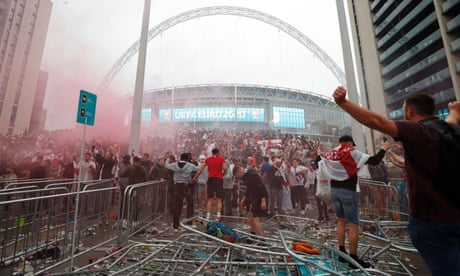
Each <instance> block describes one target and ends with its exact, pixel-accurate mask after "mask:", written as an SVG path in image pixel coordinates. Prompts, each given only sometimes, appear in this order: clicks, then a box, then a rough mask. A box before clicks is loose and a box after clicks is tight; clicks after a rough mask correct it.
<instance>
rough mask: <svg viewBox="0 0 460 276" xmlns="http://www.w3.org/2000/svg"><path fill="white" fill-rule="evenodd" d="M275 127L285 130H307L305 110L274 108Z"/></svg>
mask: <svg viewBox="0 0 460 276" xmlns="http://www.w3.org/2000/svg"><path fill="white" fill-rule="evenodd" d="M273 126H274V127H285V128H305V112H304V109H303V108H292V107H279V106H274V107H273Z"/></svg>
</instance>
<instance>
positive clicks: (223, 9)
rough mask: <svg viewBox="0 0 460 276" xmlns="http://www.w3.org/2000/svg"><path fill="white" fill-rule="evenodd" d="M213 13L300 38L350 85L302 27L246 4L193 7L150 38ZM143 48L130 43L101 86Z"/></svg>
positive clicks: (137, 44) (340, 79)
mask: <svg viewBox="0 0 460 276" xmlns="http://www.w3.org/2000/svg"><path fill="white" fill-rule="evenodd" d="M212 15H235V16H244V17H248V18H252V19H256V20H259V21H262V22H265V23H267V24H270V25H272V26H273V27H276V28H278V29H280V30H282V31H283V32H285V33H286V34H288V35H289V36H291V37H292V38H294V39H295V40H297V41H298V42H300V43H301V44H302V45H303V46H305V47H306V48H308V49H309V50H310V51H311V52H312V53H313V54H314V55H315V56H317V57H318V58H319V59H320V60H321V61H322V62H323V63H324V65H326V67H327V68H328V69H329V70H330V71H331V72H332V74H334V76H335V77H336V78H337V79H338V80H339V82H340V83H341V84H342V85H344V86H346V78H345V73H344V72H343V71H342V69H340V67H339V66H338V65H337V64H336V63H335V62H334V60H332V58H331V57H329V55H327V54H326V52H325V51H324V50H323V49H321V48H320V47H319V46H318V45H317V44H316V43H314V42H313V41H312V40H311V39H310V38H309V37H307V36H306V35H305V34H304V33H302V32H301V31H299V30H298V29H296V28H294V27H293V26H291V25H290V24H288V23H286V22H284V21H283V20H281V19H279V18H277V17H274V16H272V15H270V14H267V13H264V12H261V11H257V10H253V9H248V8H243V7H236V6H211V7H204V8H198V9H193V10H190V11H187V12H184V13H180V14H177V15H175V16H173V17H170V18H169V19H166V20H165V21H163V22H161V23H160V24H158V25H156V26H155V27H153V28H151V29H150V30H149V35H148V41H150V40H152V39H153V38H155V37H156V36H158V35H159V34H161V33H162V32H164V31H166V30H168V29H169V28H171V27H173V26H175V25H177V24H180V23H182V22H185V21H188V20H191V19H195V18H199V17H204V16H212ZM138 50H139V40H138V41H136V42H135V43H134V44H132V45H131V47H129V49H128V50H126V52H125V53H124V54H123V55H122V56H121V57H120V58H119V59H118V60H117V62H115V64H114V65H113V67H112V69H111V70H110V72H109V73H108V74H107V75H106V76H105V77H104V79H103V81H102V83H101V87H107V86H108V85H109V84H110V82H112V80H113V78H114V77H115V75H116V74H118V72H119V71H120V70H121V68H122V67H123V66H124V65H125V64H126V63H127V62H128V61H129V60H130V59H131V57H132V56H134V55H135V54H136V53H137V52H138Z"/></svg>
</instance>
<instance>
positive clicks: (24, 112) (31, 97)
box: [0, 0, 52, 134]
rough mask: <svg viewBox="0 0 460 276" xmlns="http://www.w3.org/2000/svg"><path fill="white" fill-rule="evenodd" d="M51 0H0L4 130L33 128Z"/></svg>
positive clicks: (1, 129) (0, 95)
mask: <svg viewBox="0 0 460 276" xmlns="http://www.w3.org/2000/svg"><path fill="white" fill-rule="evenodd" d="M51 7H52V3H51V1H50V0H0V134H22V133H27V132H29V131H30V128H31V121H32V116H34V113H33V109H34V103H35V95H36V91H37V90H39V89H38V88H37V85H38V80H39V73H40V64H41V60H42V55H43V49H44V46H45V39H46V34H47V31H48V24H49V20H50V15H51Z"/></svg>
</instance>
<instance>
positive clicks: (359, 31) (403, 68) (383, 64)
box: [348, 0, 460, 145]
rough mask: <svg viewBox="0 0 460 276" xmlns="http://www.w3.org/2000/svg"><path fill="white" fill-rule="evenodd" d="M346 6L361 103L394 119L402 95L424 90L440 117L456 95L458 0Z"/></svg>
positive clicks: (370, 138)
mask: <svg viewBox="0 0 460 276" xmlns="http://www.w3.org/2000/svg"><path fill="white" fill-rule="evenodd" d="M348 10H349V16H350V17H349V18H350V25H351V33H352V36H353V41H354V43H353V45H354V52H355V61H356V64H357V68H356V69H357V75H358V85H359V90H360V92H361V100H362V104H363V105H364V106H365V107H367V108H370V109H371V110H375V111H377V112H379V113H381V114H384V115H386V116H387V117H388V118H391V119H400V118H402V117H403V111H402V104H403V101H404V99H405V98H406V97H407V96H409V95H413V94H417V93H422V92H427V93H430V94H432V95H433V96H434V98H435V99H436V110H437V113H438V115H439V116H440V117H441V118H445V116H446V115H447V108H446V107H447V103H448V102H449V101H452V100H455V99H457V100H460V1H458V0H403V1H386V0H373V1H362V0H359V1H358V0H348ZM379 136H380V134H377V133H374V132H371V131H369V132H368V133H367V134H366V141H367V144H368V145H370V144H373V143H374V142H376V140H378V139H377V138H379Z"/></svg>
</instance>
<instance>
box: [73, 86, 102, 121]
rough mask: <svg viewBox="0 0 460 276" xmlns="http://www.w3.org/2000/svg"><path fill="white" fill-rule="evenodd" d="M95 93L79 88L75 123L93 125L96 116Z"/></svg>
mask: <svg viewBox="0 0 460 276" xmlns="http://www.w3.org/2000/svg"><path fill="white" fill-rule="evenodd" d="M96 101H97V95H96V94H93V93H91V92H88V91H85V90H80V99H79V101H78V110H77V123H80V124H85V125H90V126H94V117H95V116H96Z"/></svg>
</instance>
